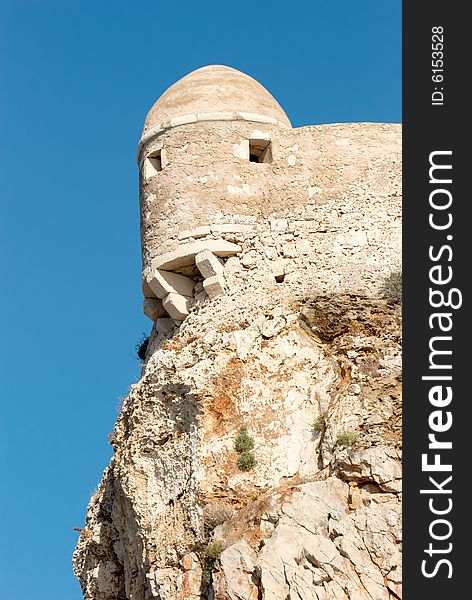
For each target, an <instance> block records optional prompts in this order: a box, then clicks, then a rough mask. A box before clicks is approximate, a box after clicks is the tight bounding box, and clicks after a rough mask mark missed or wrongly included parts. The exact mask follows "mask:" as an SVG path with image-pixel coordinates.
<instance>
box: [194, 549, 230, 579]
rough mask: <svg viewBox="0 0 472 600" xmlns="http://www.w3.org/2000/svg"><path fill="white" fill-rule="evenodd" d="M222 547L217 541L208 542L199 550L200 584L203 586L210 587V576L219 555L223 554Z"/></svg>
mask: <svg viewBox="0 0 472 600" xmlns="http://www.w3.org/2000/svg"><path fill="white" fill-rule="evenodd" d="M223 550H224V546H223V543H222V542H220V541H219V540H215V541H214V542H208V544H204V545H203V546H201V548H200V552H199V554H200V560H201V561H202V563H203V565H202V583H203V584H204V585H210V583H211V574H212V571H213V569H214V567H215V562H216V560H217V559H218V558H219V557H220V554H221V553H222V552H223Z"/></svg>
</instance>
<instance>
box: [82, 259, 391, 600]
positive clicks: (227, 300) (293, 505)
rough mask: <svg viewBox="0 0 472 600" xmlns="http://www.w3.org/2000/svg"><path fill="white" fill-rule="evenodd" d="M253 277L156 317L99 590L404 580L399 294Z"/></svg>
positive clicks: (90, 569) (174, 595)
mask: <svg viewBox="0 0 472 600" xmlns="http://www.w3.org/2000/svg"><path fill="white" fill-rule="evenodd" d="M241 268H242V267H241ZM236 281H239V285H238V286H237V289H235V286H236ZM251 282H252V285H249V284H244V282H243V280H241V279H238V280H236V279H235V282H234V283H235V285H234V286H233V287H232V288H230V289H232V290H233V293H232V294H231V293H230V294H229V295H228V296H223V297H221V298H218V299H216V300H214V301H212V302H210V303H206V304H205V303H203V305H201V306H199V307H197V308H196V309H194V310H193V311H192V313H191V314H190V316H189V317H188V318H187V319H186V320H185V321H184V322H183V323H182V324H181V325H180V327H179V326H177V325H175V324H174V323H173V321H172V320H171V319H168V320H165V319H162V320H161V321H167V323H162V322H161V324H160V327H158V328H157V329H156V328H155V329H154V330H153V334H152V337H151V340H150V344H149V347H148V352H147V357H146V362H145V364H144V367H143V374H142V377H141V379H140V381H139V382H138V383H137V384H136V385H134V386H132V388H131V391H130V394H129V396H128V398H127V399H126V401H125V403H124V406H123V409H122V411H121V414H120V416H119V419H118V421H117V424H116V428H115V433H114V437H113V439H112V445H113V447H114V449H115V456H114V458H113V460H112V461H111V464H110V465H109V467H108V468H107V470H106V471H105V473H104V476H103V479H102V482H101V484H100V486H99V488H98V492H97V493H96V494H95V496H94V497H93V498H92V499H91V501H90V504H89V507H88V513H87V519H86V525H85V528H84V529H83V531H82V533H81V536H80V539H79V542H78V544H77V549H76V551H75V554H74V569H75V572H76V574H77V576H78V578H79V580H80V583H81V585H82V588H83V591H84V598H86V599H93V600H118V599H123V600H124V599H126V598H130V599H133V600H144V599H150V598H160V599H161V600H170V599H173V600H176V599H179V600H190V599H197V598H198V599H200V598H215V599H221V600H223V599H231V600H249V599H254V600H256V599H265V600H285V599H287V598H290V599H299V598H300V599H303V600H305V599H306V600H308V599H312V598H316V599H320V600H321V599H323V600H325V599H326V600H328V599H333V600H343V599H344V598H345V599H348V598H349V599H351V600H354V599H356V600H357V599H359V600H361V599H362V600H364V599H365V600H367V599H369V600H382V599H385V600H387V599H391V598H397V597H401V587H400V582H401V560H400V550H401V547H400V541H401V532H400V526H401V503H400V481H401V468H400V446H401V404H400V385H401V358H400V357H401V354H400V341H401V340H400V309H399V306H398V305H396V304H389V303H388V302H387V301H386V300H383V299H380V298H378V297H377V298H376V297H375V295H373V294H371V295H370V296H367V295H356V294H352V293H349V294H348V293H340V294H331V295H316V294H313V295H310V294H303V295H297V294H296V292H295V291H294V290H292V292H293V293H290V294H287V292H286V289H285V288H284V286H281V285H278V284H274V285H273V286H272V288H271V290H270V293H266V294H264V295H261V294H259V295H257V294H256V292H257V289H256V288H257V286H256V284H255V283H254V278H252V280H251ZM259 291H260V290H259ZM164 325H167V327H164ZM241 426H245V427H247V431H248V435H249V437H250V438H251V439H252V440H253V442H254V447H253V449H252V454H253V455H254V457H255V459H256V461H257V462H256V464H255V465H254V466H253V467H252V468H250V469H249V470H241V469H240V468H239V467H238V458H239V456H240V454H239V453H238V452H237V451H236V449H235V440H236V439H237V437H238V435H239V432H240V428H241Z"/></svg>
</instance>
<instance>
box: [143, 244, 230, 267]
mask: <svg viewBox="0 0 472 600" xmlns="http://www.w3.org/2000/svg"><path fill="white" fill-rule="evenodd" d="M204 250H209V251H210V252H213V254H215V256H220V257H225V256H231V255H233V254H237V253H238V252H241V246H238V244H233V243H232V242H227V241H225V240H203V241H199V242H190V243H188V244H182V245H181V246H179V247H178V248H177V249H176V250H172V251H171V252H166V253H165V254H161V255H160V256H156V258H155V259H154V260H153V261H152V263H151V268H152V270H154V269H162V270H164V271H172V270H174V269H180V268H181V267H188V266H189V265H192V264H194V263H195V256H196V255H197V254H199V253H200V252H203V251H204Z"/></svg>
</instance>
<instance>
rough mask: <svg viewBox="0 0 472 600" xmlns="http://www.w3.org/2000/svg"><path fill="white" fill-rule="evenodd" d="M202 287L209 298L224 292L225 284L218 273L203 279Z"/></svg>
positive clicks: (216, 296) (221, 294) (211, 298)
mask: <svg viewBox="0 0 472 600" xmlns="http://www.w3.org/2000/svg"><path fill="white" fill-rule="evenodd" d="M203 287H204V288H205V292H206V293H207V294H208V296H209V298H210V300H213V299H215V298H218V297H219V296H223V295H224V294H225V284H224V281H223V278H222V277H221V276H220V275H214V276H213V277H208V279H204V281H203Z"/></svg>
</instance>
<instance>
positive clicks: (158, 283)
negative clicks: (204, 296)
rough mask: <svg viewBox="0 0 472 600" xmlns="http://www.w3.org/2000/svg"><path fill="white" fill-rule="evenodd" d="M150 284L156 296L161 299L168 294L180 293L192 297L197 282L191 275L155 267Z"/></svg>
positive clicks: (149, 280)
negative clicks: (187, 275)
mask: <svg viewBox="0 0 472 600" xmlns="http://www.w3.org/2000/svg"><path fill="white" fill-rule="evenodd" d="M148 284H149V287H150V288H151V290H152V291H153V292H154V293H155V294H156V296H157V297H158V298H161V299H162V298H165V297H166V296H167V294H180V295H181V296H187V297H189V298H191V297H192V294H193V286H194V285H195V282H194V281H193V279H190V277H184V276H183V275H179V274H177V273H171V272H170V271H160V270H159V269H155V270H154V271H153V273H152V275H151V276H150V277H149V279H148Z"/></svg>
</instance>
